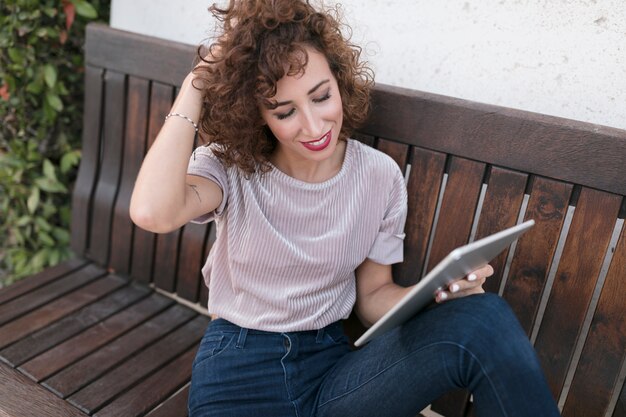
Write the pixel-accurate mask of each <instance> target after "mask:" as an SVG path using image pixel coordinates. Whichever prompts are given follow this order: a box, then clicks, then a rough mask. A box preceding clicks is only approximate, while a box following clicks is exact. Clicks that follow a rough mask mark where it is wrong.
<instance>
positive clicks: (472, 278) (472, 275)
mask: <svg viewBox="0 0 626 417" xmlns="http://www.w3.org/2000/svg"><path fill="white" fill-rule="evenodd" d="M476 278H478V277H477V276H476V274H469V275H468V276H467V280H468V281H476Z"/></svg>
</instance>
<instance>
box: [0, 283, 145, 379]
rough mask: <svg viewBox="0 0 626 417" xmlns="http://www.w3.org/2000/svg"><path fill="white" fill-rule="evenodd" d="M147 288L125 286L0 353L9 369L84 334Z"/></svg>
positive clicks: (132, 301) (142, 294) (140, 296)
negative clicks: (8, 364)
mask: <svg viewBox="0 0 626 417" xmlns="http://www.w3.org/2000/svg"><path fill="white" fill-rule="evenodd" d="M148 291H149V290H148V289H147V288H141V287H138V286H136V285H129V286H125V287H123V288H121V289H119V290H117V291H115V292H113V293H112V294H109V295H107V296H106V297H104V298H102V299H101V300H98V301H96V302H95V303H93V304H90V305H88V306H86V307H84V308H82V309H81V310H79V311H77V312H76V313H73V314H71V315H69V316H66V317H64V318H63V319H61V320H59V321H57V322H55V323H52V324H51V325H49V326H47V327H44V328H43V329H41V330H39V331H37V332H35V333H33V334H31V335H29V336H27V337H25V338H23V339H21V340H20V341H18V342H16V343H14V344H12V345H11V346H9V347H8V348H6V349H4V350H3V351H1V352H0V356H2V357H3V358H4V360H6V361H7V362H8V363H10V364H11V365H12V366H13V367H15V366H18V365H21V364H22V363H24V362H25V361H27V360H29V359H31V358H33V357H35V356H37V355H39V354H40V353H43V352H44V351H46V350H48V349H50V348H52V347H53V346H55V345H57V344H59V343H61V342H63V341H64V340H66V339H68V338H70V337H72V336H74V335H76V334H78V333H80V332H82V331H84V330H85V329H86V328H88V327H89V326H91V325H93V324H95V323H97V322H99V321H101V320H104V319H106V318H108V317H109V316H112V315H114V314H115V313H117V312H118V311H120V310H122V309H124V308H126V307H127V306H129V305H130V304H133V303H134V302H136V301H137V300H138V299H140V298H143V297H145V296H147V295H148Z"/></svg>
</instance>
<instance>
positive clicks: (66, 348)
mask: <svg viewBox="0 0 626 417" xmlns="http://www.w3.org/2000/svg"><path fill="white" fill-rule="evenodd" d="M171 304H172V301H171V300H169V299H166V298H165V297H163V296H157V295H153V296H150V297H148V298H146V299H144V300H142V301H140V302H139V303H137V304H134V305H133V306H131V307H129V308H127V309H125V310H123V311H121V312H120V313H119V314H116V315H115V316H113V317H111V318H109V319H107V320H104V321H102V322H100V323H98V324H97V325H95V326H92V327H90V328H89V329H87V330H86V331H84V332H82V333H80V334H78V335H76V336H74V337H72V338H71V339H68V340H66V341H65V342H63V343H61V344H59V345H57V346H55V347H54V348H53V349H50V350H48V351H46V352H45V353H43V354H41V355H39V356H37V357H35V358H33V359H31V360H30V361H28V362H26V363H25V364H23V365H22V366H20V367H19V369H20V371H22V372H23V373H25V374H27V375H28V376H30V377H32V378H33V379H34V380H36V381H41V380H43V379H45V378H47V377H49V376H50V375H52V374H53V373H55V372H58V371H60V370H61V369H63V368H64V367H66V366H68V365H70V364H71V363H72V362H74V361H76V360H78V359H79V358H81V357H83V356H85V355H86V354H88V353H91V352H93V351H95V350H96V349H98V348H100V347H102V346H104V345H106V344H107V343H108V342H109V341H111V340H114V339H115V338H117V337H119V336H120V335H122V334H124V333H125V332H127V331H128V330H130V329H132V328H133V327H135V326H136V325H138V324H139V323H141V322H143V321H144V320H146V319H148V318H150V317H152V316H153V315H155V314H157V313H158V312H160V311H162V310H163V309H164V308H166V307H168V306H169V305H171Z"/></svg>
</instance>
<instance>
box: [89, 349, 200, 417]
mask: <svg viewBox="0 0 626 417" xmlns="http://www.w3.org/2000/svg"><path fill="white" fill-rule="evenodd" d="M195 354H196V347H193V348H191V349H189V350H187V351H186V352H184V353H183V354H182V355H180V356H178V357H177V358H176V359H175V360H173V361H172V362H171V363H169V364H168V365H166V366H164V367H163V368H162V369H160V370H159V371H158V372H157V373H155V374H154V375H151V376H150V377H149V378H148V379H146V380H145V381H144V382H142V383H141V384H139V385H137V386H135V387H133V388H132V389H130V390H129V391H128V392H126V393H124V395H122V396H121V397H119V398H117V399H116V400H114V401H113V402H112V403H111V404H109V405H107V406H106V407H105V408H103V409H102V411H99V412H98V413H96V414H95V416H96V417H118V416H129V417H133V416H142V415H144V413H145V412H146V411H149V410H151V409H153V408H154V407H155V406H157V405H158V404H159V403H161V402H162V401H163V400H165V399H167V397H169V396H170V395H171V394H172V393H174V392H176V391H177V390H178V389H180V387H182V386H183V385H185V384H187V383H188V382H189V379H190V377H191V364H192V362H193V359H194V357H195Z"/></svg>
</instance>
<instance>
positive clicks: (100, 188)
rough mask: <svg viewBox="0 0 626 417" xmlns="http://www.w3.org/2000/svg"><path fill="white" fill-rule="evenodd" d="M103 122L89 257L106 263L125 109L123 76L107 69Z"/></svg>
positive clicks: (120, 163) (120, 164)
mask: <svg viewBox="0 0 626 417" xmlns="http://www.w3.org/2000/svg"><path fill="white" fill-rule="evenodd" d="M104 83H105V87H104V89H105V91H104V94H105V96H106V100H105V103H104V116H103V125H102V132H101V133H102V150H101V151H102V155H101V159H100V162H101V166H100V170H99V174H98V182H97V184H96V189H95V192H94V196H93V202H92V204H93V208H92V213H91V215H92V217H91V226H90V227H89V230H90V239H89V249H88V257H89V258H90V259H93V260H94V261H96V262H98V263H99V264H100V265H106V264H107V262H108V261H109V249H110V244H111V242H110V235H111V221H112V218H113V207H114V204H115V198H116V196H117V190H118V185H119V180H120V171H121V166H122V150H123V143H122V142H123V137H124V119H125V108H126V76H125V75H124V74H120V73H116V72H113V71H107V72H106V73H105V75H104Z"/></svg>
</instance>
